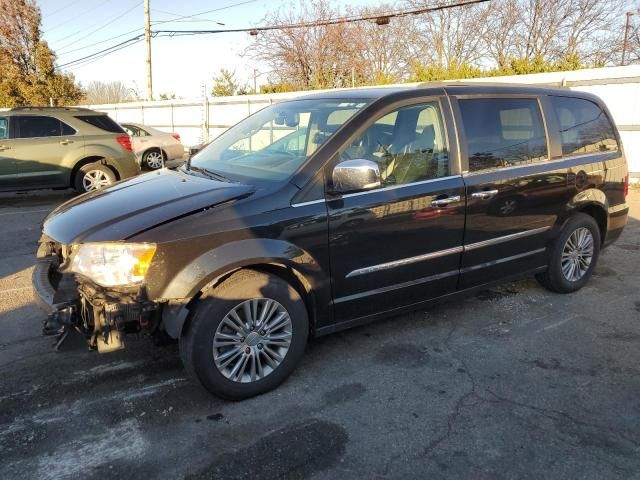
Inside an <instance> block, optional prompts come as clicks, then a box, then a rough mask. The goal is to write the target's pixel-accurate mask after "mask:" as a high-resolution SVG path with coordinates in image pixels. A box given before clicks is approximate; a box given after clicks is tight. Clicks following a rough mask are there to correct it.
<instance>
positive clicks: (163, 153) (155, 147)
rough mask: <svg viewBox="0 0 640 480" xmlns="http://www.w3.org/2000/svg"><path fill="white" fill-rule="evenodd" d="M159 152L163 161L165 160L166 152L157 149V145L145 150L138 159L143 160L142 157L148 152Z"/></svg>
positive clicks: (162, 149) (159, 148)
mask: <svg viewBox="0 0 640 480" xmlns="http://www.w3.org/2000/svg"><path fill="white" fill-rule="evenodd" d="M156 150H157V151H159V152H160V153H161V154H162V156H163V157H164V159H165V160H166V159H167V158H168V155H167V152H166V151H165V149H164V148H162V147H159V146H158V145H153V146H151V147H148V148H145V149H144V150H143V151H142V153H141V154H140V158H144V156H145V155H146V154H147V153H149V152H153V151H156Z"/></svg>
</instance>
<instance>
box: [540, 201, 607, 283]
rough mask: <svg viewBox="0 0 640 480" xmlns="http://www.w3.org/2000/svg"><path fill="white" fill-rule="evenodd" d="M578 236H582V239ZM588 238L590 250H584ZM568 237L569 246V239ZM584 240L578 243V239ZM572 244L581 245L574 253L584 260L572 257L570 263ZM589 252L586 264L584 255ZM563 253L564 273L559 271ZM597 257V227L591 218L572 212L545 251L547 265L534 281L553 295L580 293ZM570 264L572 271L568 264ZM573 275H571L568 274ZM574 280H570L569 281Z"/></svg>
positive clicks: (598, 232)
mask: <svg viewBox="0 0 640 480" xmlns="http://www.w3.org/2000/svg"><path fill="white" fill-rule="evenodd" d="M580 235H583V236H582V237H581V236H580ZM589 237H590V239H591V241H590V243H591V245H592V248H591V249H589V248H588V244H589V241H588V238H589ZM570 238H571V243H569V239H570ZM580 238H582V239H584V240H583V241H580V240H579V239H580ZM576 242H578V243H582V244H583V245H584V247H583V248H579V249H578V250H579V251H580V252H582V253H584V254H585V255H582V258H583V259H584V260H580V257H581V255H579V254H576V257H574V259H573V260H572V257H571V251H572V248H571V246H572V245H573V244H575V243H576ZM589 252H591V257H590V259H589V261H588V262H587V261H586V259H585V258H586V256H587V254H588V253H589ZM563 254H564V258H565V264H564V265H565V267H566V268H565V270H563ZM599 254H600V228H599V227H598V224H597V223H596V221H595V220H594V219H593V217H591V216H589V215H586V214H584V213H576V214H574V215H573V216H571V218H569V220H568V221H567V224H566V225H565V226H564V228H563V229H562V232H560V235H559V236H558V238H557V239H556V240H555V241H554V242H553V244H552V245H551V247H550V249H549V266H548V269H547V271H545V272H544V273H541V274H539V275H537V276H536V278H537V279H538V281H539V282H540V283H541V284H542V285H543V286H544V287H546V288H547V289H549V290H551V291H552V292H557V293H571V292H575V291H576V290H580V289H581V288H582V287H584V286H585V284H586V283H587V282H588V281H589V279H590V278H591V275H592V274H593V270H594V268H595V267H596V264H597V263H598V257H599ZM572 262H573V263H574V267H575V268H574V269H573V270H572V268H571V263H572ZM572 272H573V275H572ZM569 277H574V278H571V279H570V278H569Z"/></svg>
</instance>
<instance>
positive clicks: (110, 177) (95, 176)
mask: <svg viewBox="0 0 640 480" xmlns="http://www.w3.org/2000/svg"><path fill="white" fill-rule="evenodd" d="M115 181H116V175H115V174H114V173H113V171H112V170H111V169H110V168H109V167H107V166H106V165H103V164H101V163H100V162H94V163H88V164H86V165H83V166H82V167H80V168H79V169H78V171H77V172H76V174H75V177H74V179H73V186H74V188H75V189H76V190H77V191H78V192H80V193H85V192H91V191H93V190H99V189H101V188H105V187H108V186H109V185H111V184H113V183H115Z"/></svg>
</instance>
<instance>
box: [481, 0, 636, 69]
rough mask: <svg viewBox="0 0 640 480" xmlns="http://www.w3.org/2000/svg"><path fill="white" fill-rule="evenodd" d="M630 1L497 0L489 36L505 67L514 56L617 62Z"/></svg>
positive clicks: (489, 44)
mask: <svg viewBox="0 0 640 480" xmlns="http://www.w3.org/2000/svg"><path fill="white" fill-rule="evenodd" d="M623 6H624V0H608V1H606V2H603V1H601V0H494V1H492V2H491V3H490V5H489V12H490V14H489V15H488V16H487V22H488V24H487V25H488V28H487V30H485V32H484V35H483V40H484V44H485V46H486V49H487V51H488V52H489V54H490V56H491V58H492V59H493V60H494V61H496V63H497V64H498V66H499V67H503V66H505V61H506V60H507V59H508V58H511V59H513V58H519V59H523V60H526V61H529V62H532V61H535V59H536V58H542V59H543V60H544V61H545V62H557V61H560V60H562V59H567V58H580V59H582V62H583V63H585V64H591V65H602V64H611V63H614V62H615V57H616V55H617V52H619V50H620V46H619V45H618V43H619V40H618V38H619V32H620V27H621V19H622V18H623V15H622V12H623Z"/></svg>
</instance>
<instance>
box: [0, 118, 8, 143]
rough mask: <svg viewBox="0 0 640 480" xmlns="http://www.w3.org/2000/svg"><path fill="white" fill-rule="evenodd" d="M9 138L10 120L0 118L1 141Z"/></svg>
mask: <svg viewBox="0 0 640 480" xmlns="http://www.w3.org/2000/svg"><path fill="white" fill-rule="evenodd" d="M6 138H9V119H8V118H7V117H0V140H4V139H6Z"/></svg>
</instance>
